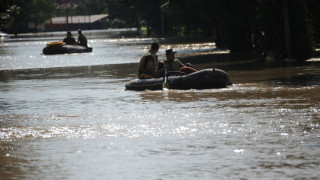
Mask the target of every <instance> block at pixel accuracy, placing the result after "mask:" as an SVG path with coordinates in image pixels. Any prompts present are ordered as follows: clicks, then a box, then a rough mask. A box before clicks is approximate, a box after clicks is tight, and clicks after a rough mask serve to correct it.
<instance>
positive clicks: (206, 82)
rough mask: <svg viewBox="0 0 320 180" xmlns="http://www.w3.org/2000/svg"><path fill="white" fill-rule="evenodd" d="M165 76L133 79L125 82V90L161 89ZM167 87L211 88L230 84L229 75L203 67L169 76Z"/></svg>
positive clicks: (184, 88)
mask: <svg viewBox="0 0 320 180" xmlns="http://www.w3.org/2000/svg"><path fill="white" fill-rule="evenodd" d="M164 79H165V78H154V79H135V80H132V81H130V82H129V83H127V84H126V85H125V86H126V90H135V91H143V90H146V89H149V90H162V88H163V82H164ZM167 83H168V89H181V90H187V89H213V88H225V87H228V86H231V85H232V83H231V81H230V78H229V75H228V74H227V73H226V72H225V71H223V70H220V69H204V70H200V71H197V72H194V73H191V74H188V75H181V76H169V77H168V82H167Z"/></svg>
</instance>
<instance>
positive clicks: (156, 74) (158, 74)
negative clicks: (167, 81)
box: [154, 68, 165, 77]
mask: <svg viewBox="0 0 320 180" xmlns="http://www.w3.org/2000/svg"><path fill="white" fill-rule="evenodd" d="M164 71H165V70H164V68H162V69H160V70H157V71H156V72H154V75H155V76H156V77H159V76H162V74H164Z"/></svg>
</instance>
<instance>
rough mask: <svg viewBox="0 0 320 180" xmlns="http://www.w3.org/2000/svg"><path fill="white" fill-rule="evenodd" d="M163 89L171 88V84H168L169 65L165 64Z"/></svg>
mask: <svg viewBox="0 0 320 180" xmlns="http://www.w3.org/2000/svg"><path fill="white" fill-rule="evenodd" d="M162 89H169V84H168V69H167V66H166V65H164V82H163V84H162Z"/></svg>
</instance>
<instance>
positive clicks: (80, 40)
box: [77, 29, 88, 47]
mask: <svg viewBox="0 0 320 180" xmlns="http://www.w3.org/2000/svg"><path fill="white" fill-rule="evenodd" d="M78 34H79V36H78V42H77V44H78V45H79V46H84V47H88V40H87V38H86V36H85V35H84V34H82V31H81V29H78Z"/></svg>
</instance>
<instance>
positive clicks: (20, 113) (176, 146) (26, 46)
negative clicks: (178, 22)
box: [0, 38, 320, 179]
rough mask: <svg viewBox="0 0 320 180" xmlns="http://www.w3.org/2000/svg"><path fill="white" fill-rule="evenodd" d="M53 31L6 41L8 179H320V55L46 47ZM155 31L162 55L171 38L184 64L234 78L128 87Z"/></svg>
mask: <svg viewBox="0 0 320 180" xmlns="http://www.w3.org/2000/svg"><path fill="white" fill-rule="evenodd" d="M50 40H51V41H53V40H56V39H50ZM50 40H49V41H48V40H46V39H43V38H42V39H41V38H38V39H33V40H32V41H31V40H17V41H5V42H3V43H1V44H0V70H1V71H0V179H318V178H319V177H320V172H319V167H320V127H319V124H320V113H319V109H320V103H319V101H320V93H319V92H320V63H319V62H307V63H304V64H300V65H297V64H294V65H293V64H290V63H286V64H274V63H271V62H268V61H254V60H252V59H250V58H248V59H244V60H238V61H234V60H232V61H231V60H228V58H224V59H222V60H221V59H219V58H214V57H216V56H210V55H207V56H201V55H203V54H208V53H209V54H210V53H221V52H217V50H216V49H215V48H214V43H211V42H196V43H193V42H186V43H176V42H170V41H167V40H166V39H152V38H121V39H104V38H99V39H98V38H97V39H90V41H89V42H90V44H91V46H92V47H93V49H94V50H93V53H87V54H71V55H52V56H45V55H42V54H41V53H42V48H43V47H44V46H45V44H46V43H47V42H50ZM153 41H160V42H161V44H162V47H161V49H160V52H159V57H160V59H161V58H163V57H164V50H165V49H167V48H170V47H171V48H174V49H175V50H177V51H178V54H177V57H178V58H179V57H181V59H182V60H183V62H187V61H188V60H190V61H192V64H193V65H194V66H196V67H199V68H212V67H216V68H221V69H224V70H226V71H227V72H228V73H229V75H230V77H231V80H232V81H233V83H234V85H233V86H232V87H229V88H224V89H208V90H186V91H180V90H169V91H148V90H147V91H142V92H135V91H125V88H124V85H125V83H127V82H128V81H130V80H132V79H135V78H136V71H137V65H138V64H137V62H138V61H139V58H140V56H141V54H142V53H143V52H144V51H146V50H147V49H148V48H149V44H150V43H151V42H153ZM223 53H224V52H223ZM206 58H208V60H207V61H206V62H203V61H201V63H200V59H206ZM210 58H212V61H211V59H210ZM217 59H218V60H217Z"/></svg>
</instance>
